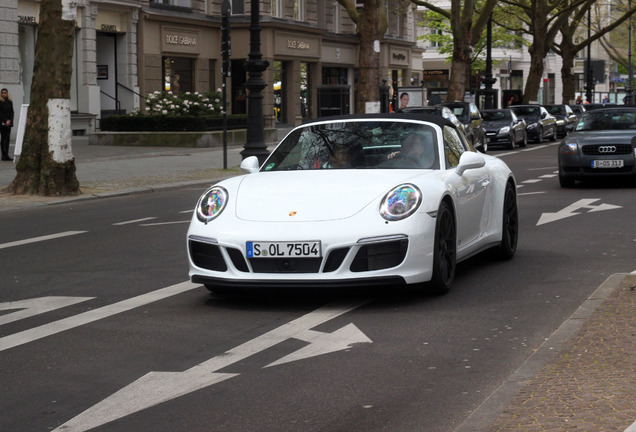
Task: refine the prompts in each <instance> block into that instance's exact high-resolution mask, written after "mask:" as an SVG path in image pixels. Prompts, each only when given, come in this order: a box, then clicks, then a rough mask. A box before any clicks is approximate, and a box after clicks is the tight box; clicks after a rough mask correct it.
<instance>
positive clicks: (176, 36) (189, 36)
mask: <svg viewBox="0 0 636 432" xmlns="http://www.w3.org/2000/svg"><path fill="white" fill-rule="evenodd" d="M161 33H162V34H161V48H162V50H163V51H171V52H187V53H199V50H200V49H199V45H200V37H199V32H197V31H192V30H185V29H176V28H169V27H164V28H162V31H161Z"/></svg>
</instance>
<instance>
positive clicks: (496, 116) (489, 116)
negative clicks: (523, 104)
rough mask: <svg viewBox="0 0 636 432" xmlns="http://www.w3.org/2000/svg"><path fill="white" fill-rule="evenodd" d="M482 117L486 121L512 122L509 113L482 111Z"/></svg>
mask: <svg viewBox="0 0 636 432" xmlns="http://www.w3.org/2000/svg"><path fill="white" fill-rule="evenodd" d="M481 117H482V118H483V119H484V120H486V121H498V120H512V116H511V115H510V112H509V111H482V112H481Z"/></svg>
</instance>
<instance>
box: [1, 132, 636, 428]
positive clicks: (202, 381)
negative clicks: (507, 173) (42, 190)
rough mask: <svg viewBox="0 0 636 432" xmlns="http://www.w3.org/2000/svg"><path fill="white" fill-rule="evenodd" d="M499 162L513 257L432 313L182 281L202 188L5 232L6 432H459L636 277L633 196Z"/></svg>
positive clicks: (380, 296)
mask: <svg viewBox="0 0 636 432" xmlns="http://www.w3.org/2000/svg"><path fill="white" fill-rule="evenodd" d="M491 150H493V151H492V153H493V154H496V155H499V156H501V157H502V158H503V159H504V160H505V161H506V162H507V163H508V164H509V165H510V166H511V168H512V169H513V171H514V172H515V175H516V177H517V181H518V183H519V185H520V187H519V189H518V193H519V210H520V243H519V248H518V251H517V255H516V257H515V258H514V259H513V260H512V261H509V262H499V261H497V260H494V259H492V258H491V257H490V256H489V255H488V254H482V255H479V256H477V257H474V258H473V259H471V260H469V261H467V262H464V263H462V264H460V266H459V268H458V275H457V279H456V283H455V286H454V288H453V290H452V291H451V293H450V294H448V295H446V296H443V297H430V296H412V295H408V294H405V293H403V292H396V290H395V289H392V288H391V287H386V288H385V289H382V290H374V291H352V290H348V291H343V290H341V289H339V288H338V287H334V288H333V289H332V290H322V291H303V292H297V291H296V292H293V291H273V292H257V293H251V294H249V295H244V296H237V297H230V298H227V297H216V296H213V295H211V294H210V293H208V292H207V290H205V289H204V288H203V287H200V286H197V285H194V284H190V283H189V282H187V260H186V252H185V246H186V242H185V233H186V230H187V224H188V221H189V218H190V211H191V209H192V207H193V206H194V203H195V201H196V199H197V197H198V195H199V194H200V193H201V192H202V190H201V189H198V188H193V189H182V190H177V191H166V192H160V193H154V194H149V195H142V196H134V197H121V198H111V199H107V200H98V201H85V202H75V203H68V204H62V205H55V206H48V207H41V208H36V209H31V210H25V211H18V212H8V213H4V214H0V227H1V229H2V235H1V238H0V263H1V264H0V268H2V272H1V273H0V287H1V288H0V382H2V387H3V391H2V393H0V407H1V408H2V409H0V430H25V431H42V430H60V431H62V430H65V431H70V430H88V429H90V428H92V427H96V429H95V430H104V431H106V430H108V431H132V430H154V431H176V430H187V431H193V432H194V431H272V430H276V431H300V430H302V431H427V432H428V431H444V432H447V431H452V430H454V429H456V428H457V427H459V426H460V425H461V424H462V423H463V422H464V420H465V419H466V418H467V417H468V416H469V415H470V413H471V412H473V411H474V410H475V409H476V408H477V407H479V406H480V405H481V403H482V402H483V401H484V400H485V399H486V398H488V397H489V396H490V395H491V394H492V393H493V392H495V391H496V390H497V388H498V387H499V386H500V385H501V384H502V383H503V382H504V381H505V380H506V379H507V378H508V377H509V376H510V375H511V374H512V373H513V372H514V371H515V370H516V369H517V368H519V367H520V365H521V364H522V363H523V362H524V360H525V359H526V358H527V357H528V356H529V355H530V354H532V353H533V352H534V350H536V348H537V347H538V346H540V345H541V344H542V343H543V342H544V341H545V340H546V338H548V337H549V336H550V335H551V334H552V333H553V332H554V330H555V329H557V328H558V327H559V326H560V325H561V324H562V323H563V321H564V320H565V319H567V318H568V317H569V316H570V315H571V314H572V313H573V312H574V311H575V310H576V308H577V307H578V306H579V305H580V304H581V303H582V302H583V301H584V300H585V299H586V298H587V297H588V296H589V295H590V294H591V293H592V292H593V291H594V290H595V289H596V288H597V287H598V286H599V285H600V284H601V283H602V282H603V281H604V280H605V279H606V278H607V277H608V276H609V275H611V274H613V273H619V272H631V271H633V270H635V268H634V267H636V264H635V263H636V248H635V247H634V241H636V240H635V239H636V233H635V230H636V229H635V228H634V224H633V217H632V215H633V214H634V213H635V211H636V203H635V202H634V200H633V194H634V187H633V186H630V187H619V188H616V187H608V186H607V185H603V184H600V185H599V184H596V185H591V186H584V187H579V188H576V189H561V188H560V187H559V186H558V179H557V177H556V170H557V167H556V154H555V152H556V144H554V143H544V144H542V145H531V146H529V147H528V148H527V149H525V150H524V149H516V150H514V151H510V152H509V151H505V152H504V151H498V150H494V149H491ZM45 236H49V237H45ZM306 347H311V349H307V348H306ZM160 372H164V373H160ZM62 425H65V426H62ZM56 428H57V429H56Z"/></svg>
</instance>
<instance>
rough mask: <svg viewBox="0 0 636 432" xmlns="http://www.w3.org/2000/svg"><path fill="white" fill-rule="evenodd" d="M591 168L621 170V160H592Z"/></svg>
mask: <svg viewBox="0 0 636 432" xmlns="http://www.w3.org/2000/svg"><path fill="white" fill-rule="evenodd" d="M592 168H623V160H622V159H618V160H593V161H592Z"/></svg>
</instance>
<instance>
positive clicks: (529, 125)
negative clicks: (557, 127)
mask: <svg viewBox="0 0 636 432" xmlns="http://www.w3.org/2000/svg"><path fill="white" fill-rule="evenodd" d="M527 127H528V129H534V128H536V127H537V123H528V126H527Z"/></svg>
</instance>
